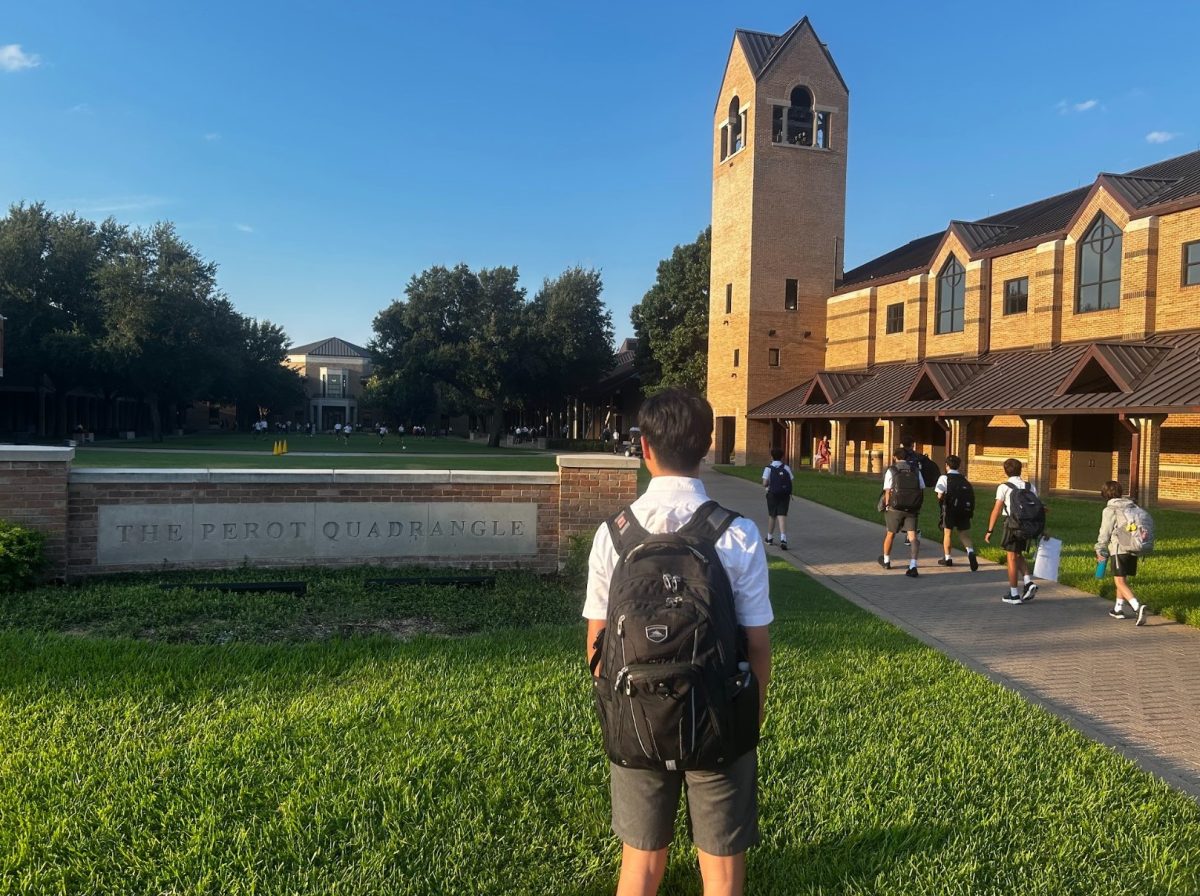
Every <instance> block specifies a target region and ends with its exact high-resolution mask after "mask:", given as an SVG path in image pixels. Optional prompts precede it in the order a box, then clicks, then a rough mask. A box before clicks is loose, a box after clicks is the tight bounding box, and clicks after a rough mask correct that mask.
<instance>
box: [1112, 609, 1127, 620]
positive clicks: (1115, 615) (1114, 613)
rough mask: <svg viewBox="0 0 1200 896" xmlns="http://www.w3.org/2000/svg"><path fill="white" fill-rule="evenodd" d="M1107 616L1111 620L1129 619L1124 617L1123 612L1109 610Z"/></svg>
mask: <svg viewBox="0 0 1200 896" xmlns="http://www.w3.org/2000/svg"><path fill="white" fill-rule="evenodd" d="M1108 615H1109V616H1111V617H1112V618H1113V619H1128V618H1129V617H1128V616H1126V615H1125V611H1124V610H1109V611H1108Z"/></svg>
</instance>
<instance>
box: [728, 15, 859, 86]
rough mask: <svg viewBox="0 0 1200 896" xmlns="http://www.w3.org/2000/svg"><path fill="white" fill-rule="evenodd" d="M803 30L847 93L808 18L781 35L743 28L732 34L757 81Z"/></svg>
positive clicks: (825, 48) (840, 75)
mask: <svg viewBox="0 0 1200 896" xmlns="http://www.w3.org/2000/svg"><path fill="white" fill-rule="evenodd" d="M804 30H807V31H808V32H809V33H811V34H812V36H813V40H815V41H816V42H817V45H818V46H820V48H821V52H822V53H824V54H825V60H826V61H827V62H828V63H829V67H830V68H831V69H832V70H833V73H834V75H835V76H836V77H837V79H838V82H839V83H840V84H841V85H842V89H843V90H845V91H846V92H847V93H849V92H850V88H849V87H848V86H847V85H846V79H845V78H843V77H842V73H841V71H840V70H839V69H838V67H837V63H836V62H834V61H833V55H832V54H831V53H830V52H829V47H827V46H826V45H825V44H824V43H822V41H821V38H819V37H817V32H816V31H815V30H813V26H812V23H811V22H810V21H809V20H808V16H805V17H804V18H802V19H801V20H800V21H799V22H797V23H796V24H795V25H793V26H792V27H791V28H789V29H788V30H787V31H786V32H784V33H783V34H781V35H777V34H767V33H765V32H763V31H748V30H746V29H744V28H739V29H738V30H737V31H735V32H734V40H735V41H737V42H738V43H739V44H740V45H741V47H742V52H743V53H744V54H745V56H746V62H747V64H748V65H749V66H750V72H751V74H753V75H754V79H755V80H756V81H757V80H758V79H759V78H761V77H762V75H763V73H764V72H766V70H767V69H769V68H770V67H771V66H772V64H774V62H775V60H776V59H778V58H779V57H780V55H781V54H782V53H783V49H784V47H786V46H787V45H788V44H789V43H791V41H792V38H794V37H795V36H796V35H797V34H799V33H800V32H801V31H804Z"/></svg>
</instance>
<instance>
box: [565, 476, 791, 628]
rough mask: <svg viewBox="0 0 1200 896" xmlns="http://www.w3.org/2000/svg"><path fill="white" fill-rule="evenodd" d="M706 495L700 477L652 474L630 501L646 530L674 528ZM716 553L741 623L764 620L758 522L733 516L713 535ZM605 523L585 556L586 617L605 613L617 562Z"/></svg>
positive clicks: (766, 607)
mask: <svg viewBox="0 0 1200 896" xmlns="http://www.w3.org/2000/svg"><path fill="white" fill-rule="evenodd" d="M707 500H708V494H707V493H706V492H705V491H704V483H702V482H701V481H700V480H699V479H691V478H688V477H685V476H655V477H654V478H653V479H651V480H650V485H649V486H648V487H647V488H646V493H645V494H644V495H642V496H641V497H640V498H638V499H637V500H636V501H634V502H633V504H632V508H633V515H634V518H635V519H637V521H638V522H639V523H641V524H642V525H643V526H644V527H645V529H646V531H647V532H650V533H652V534H657V533H660V532H675V531H677V530H678V529H681V528H682V527H683V526H684V524H685V523H687V521H688V520H690V519H691V518H692V514H693V513H695V511H696V508H697V507H699V506H700V505H701V504H703V503H704V502H706V501H707ZM717 556H718V557H720V559H721V565H722V566H724V567H725V571H726V572H727V573H728V574H729V582H730V584H731V585H732V586H733V604H734V608H735V610H736V611H737V620H738V623H739V624H740V625H744V626H759V625H767V624H768V623H770V622H771V621H772V620H773V619H774V618H775V614H774V612H773V611H772V610H771V598H770V589H769V586H768V584H767V552H766V549H765V548H764V547H763V543H762V537H761V536H760V535H759V533H758V526H756V525H755V524H754V523H753V522H752V521H751V520H748V519H746V518H745V517H739V518H738V519H736V520H734V521H733V522H732V523H731V524H730V526H729V528H728V529H726V530H725V532H724V534H722V535H721V537H720V538H719V539H718V540H717ZM618 559H619V558H618V557H617V551H616V549H615V548H614V547H613V543H612V537H611V536H610V535H609V532H608V525H607V524H606V523H601V524H600V527H599V528H598V529H597V530H596V536H595V538H593V539H592V553H591V556H590V557H589V558H588V584H587V599H586V600H585V602H584V604H583V616H584V618H585V619H605V618H607V616H608V586H609V582H610V581H611V580H612V574H613V570H614V569H616V566H617V560H618Z"/></svg>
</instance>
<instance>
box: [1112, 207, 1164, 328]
mask: <svg viewBox="0 0 1200 896" xmlns="http://www.w3.org/2000/svg"><path fill="white" fill-rule="evenodd" d="M1158 232H1159V230H1158V215H1151V216H1150V217H1148V218H1137V219H1135V220H1133V221H1130V222H1129V225H1128V226H1127V227H1126V228H1125V236H1124V238H1123V240H1124V244H1125V246H1124V258H1123V259H1122V266H1121V271H1122V275H1121V280H1122V282H1123V283H1124V284H1125V285H1126V287H1127V288H1126V289H1125V291H1124V294H1123V295H1122V296H1121V315H1122V316H1123V317H1124V319H1125V327H1124V330H1125V332H1124V337H1125V338H1126V339H1144V338H1146V337H1147V336H1149V335H1150V334H1152V333H1153V332H1154V318H1155V313H1156V311H1157V306H1158Z"/></svg>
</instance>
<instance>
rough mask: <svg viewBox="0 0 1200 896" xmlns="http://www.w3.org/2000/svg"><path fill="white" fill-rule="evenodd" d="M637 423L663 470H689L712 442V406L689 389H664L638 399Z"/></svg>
mask: <svg viewBox="0 0 1200 896" xmlns="http://www.w3.org/2000/svg"><path fill="white" fill-rule="evenodd" d="M638 426H639V427H640V428H641V430H642V437H643V438H644V439H645V440H646V441H647V442H648V443H649V444H650V446H651V448H653V449H654V454H655V456H656V457H657V458H658V460H659V462H660V463H661V464H662V465H663V466H664V467H665V468H666V469H668V470H675V471H683V470H691V469H693V468H695V467H697V466H699V464H700V461H701V460H703V459H704V455H706V454H708V449H709V447H710V446H711V445H712V431H713V409H712V405H710V404H709V403H708V402H707V401H706V400H705V399H704V396H703V395H700V394H698V393H696V392H693V391H692V390H691V389H682V388H678V387H675V388H671V389H664V390H663V391H662V392H659V393H657V394H655V395H651V396H650V397H649V398H647V399H646V400H645V401H644V402H642V408H641V410H640V411H638Z"/></svg>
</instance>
